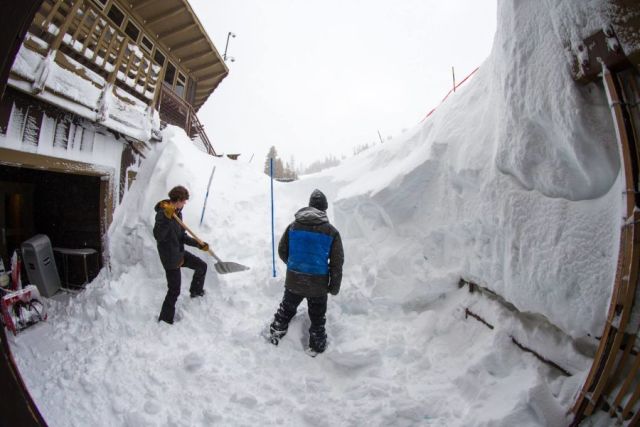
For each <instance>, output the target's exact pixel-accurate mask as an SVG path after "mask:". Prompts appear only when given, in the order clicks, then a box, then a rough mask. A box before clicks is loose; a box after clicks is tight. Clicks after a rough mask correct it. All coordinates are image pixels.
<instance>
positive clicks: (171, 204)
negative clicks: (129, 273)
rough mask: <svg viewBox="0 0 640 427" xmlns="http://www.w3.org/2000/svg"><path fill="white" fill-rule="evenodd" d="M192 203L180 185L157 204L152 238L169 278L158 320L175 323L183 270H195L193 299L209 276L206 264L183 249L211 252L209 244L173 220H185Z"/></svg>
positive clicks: (198, 294) (199, 294) (199, 293)
mask: <svg viewBox="0 0 640 427" xmlns="http://www.w3.org/2000/svg"><path fill="white" fill-rule="evenodd" d="M187 200H189V191H188V190H187V189H186V188H184V187H183V186H180V185H179V186H177V187H174V188H172V189H171V191H169V200H162V201H160V202H158V203H157V204H156V207H155V210H156V223H155V226H154V227H153V236H154V237H155V238H156V241H157V242H158V254H159V255H160V261H161V262H162V266H163V267H164V270H165V274H166V276H167V287H168V290H167V296H166V297H165V299H164V302H163V303H162V309H161V310H160V316H159V317H158V321H163V322H167V323H169V324H173V317H174V315H175V311H176V308H175V306H176V301H177V300H178V296H179V295H180V281H181V277H180V268H181V267H186V268H190V269H192V270H194V273H193V279H192V280H191V286H190V287H189V293H190V295H191V298H196V297H201V296H204V278H205V276H206V274H207V263H206V262H204V261H203V260H201V259H200V258H198V257H197V256H195V255H193V254H191V253H189V252H187V251H185V250H184V245H185V244H186V245H189V246H194V247H197V248H199V249H200V250H202V251H205V252H206V251H208V250H209V245H208V244H207V243H206V242H202V244H200V243H198V242H197V241H196V240H195V239H193V238H191V237H190V236H188V235H187V234H186V232H185V230H184V229H183V228H182V227H181V226H180V224H179V223H178V222H177V221H175V220H174V215H175V216H177V217H178V218H179V219H182V208H183V207H184V205H185V204H186V203H187Z"/></svg>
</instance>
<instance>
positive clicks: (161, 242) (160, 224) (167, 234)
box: [153, 200, 198, 270]
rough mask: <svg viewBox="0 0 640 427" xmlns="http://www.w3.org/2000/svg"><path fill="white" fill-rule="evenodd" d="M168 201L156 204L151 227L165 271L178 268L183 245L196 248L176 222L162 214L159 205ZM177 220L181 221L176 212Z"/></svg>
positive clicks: (180, 262) (178, 213) (180, 214)
mask: <svg viewBox="0 0 640 427" xmlns="http://www.w3.org/2000/svg"><path fill="white" fill-rule="evenodd" d="M163 203H169V200H161V201H159V202H158V203H157V204H156V207H155V211H156V223H155V225H154V227H153V237H155V238H156V241H157V242H158V254H159V255H160V261H161V262H162V266H163V267H164V269H165V270H173V269H175V268H180V265H181V264H182V258H183V257H184V245H185V244H186V245H189V246H195V247H198V242H196V241H195V240H194V239H192V238H191V237H190V236H188V235H187V233H186V232H185V231H184V229H183V228H182V227H181V226H180V224H178V221H175V220H173V219H169V218H167V217H166V215H165V214H164V210H163V209H162V207H161V204H163ZM176 215H177V216H178V218H180V219H182V212H181V211H180V210H176Z"/></svg>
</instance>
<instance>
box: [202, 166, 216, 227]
mask: <svg viewBox="0 0 640 427" xmlns="http://www.w3.org/2000/svg"><path fill="white" fill-rule="evenodd" d="M215 171H216V167H215V166H214V167H213V170H212V171H211V176H210V177H209V184H207V194H206V195H205V196H204V205H202V215H200V225H202V220H203V219H204V209H205V208H206V207H207V200H208V199H209V188H211V180H212V179H213V173H214V172H215Z"/></svg>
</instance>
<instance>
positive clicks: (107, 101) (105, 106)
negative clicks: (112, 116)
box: [96, 83, 113, 122]
mask: <svg viewBox="0 0 640 427" xmlns="http://www.w3.org/2000/svg"><path fill="white" fill-rule="evenodd" d="M112 90H113V85H112V84H111V83H109V84H107V85H106V86H105V87H104V89H103V91H102V94H101V95H100V99H99V100H98V113H97V116H96V120H97V121H99V122H104V121H105V120H107V119H108V118H109V109H110V108H111V102H112V100H111V91H112Z"/></svg>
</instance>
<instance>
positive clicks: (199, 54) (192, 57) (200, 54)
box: [180, 49, 210, 64]
mask: <svg viewBox="0 0 640 427" xmlns="http://www.w3.org/2000/svg"><path fill="white" fill-rule="evenodd" d="M209 52H210V50H208V49H207V50H205V51H200V52H197V53H194V54H192V55H189V56H183V57H182V58H180V63H181V64H186V63H187V62H191V61H193V60H195V59H202V57H203V56H204V55H206V54H207V53H209Z"/></svg>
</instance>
